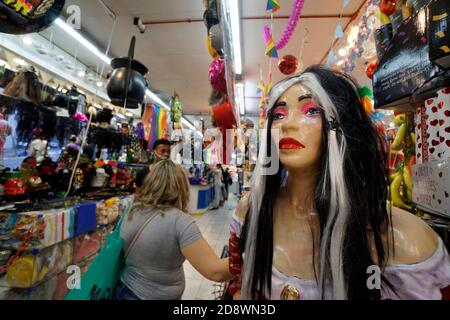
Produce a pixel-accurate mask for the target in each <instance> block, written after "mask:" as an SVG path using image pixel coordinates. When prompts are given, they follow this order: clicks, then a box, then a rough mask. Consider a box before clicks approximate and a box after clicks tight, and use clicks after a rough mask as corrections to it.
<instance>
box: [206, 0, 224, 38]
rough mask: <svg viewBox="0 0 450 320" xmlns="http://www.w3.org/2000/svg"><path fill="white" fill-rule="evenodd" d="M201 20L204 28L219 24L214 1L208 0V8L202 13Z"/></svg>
mask: <svg viewBox="0 0 450 320" xmlns="http://www.w3.org/2000/svg"><path fill="white" fill-rule="evenodd" d="M203 22H204V23H205V26H206V28H207V29H208V31H209V29H211V28H212V26H214V25H216V24H219V23H220V21H219V16H218V14H217V4H216V1H209V4H208V8H207V9H206V10H205V12H204V13H203Z"/></svg>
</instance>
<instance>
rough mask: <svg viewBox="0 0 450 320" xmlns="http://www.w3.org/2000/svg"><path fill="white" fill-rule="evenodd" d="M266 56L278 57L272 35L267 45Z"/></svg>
mask: <svg viewBox="0 0 450 320" xmlns="http://www.w3.org/2000/svg"><path fill="white" fill-rule="evenodd" d="M266 56H268V57H271V58H278V52H277V49H276V47H275V45H274V43H273V38H272V36H271V37H270V39H269V43H268V44H267V47H266Z"/></svg>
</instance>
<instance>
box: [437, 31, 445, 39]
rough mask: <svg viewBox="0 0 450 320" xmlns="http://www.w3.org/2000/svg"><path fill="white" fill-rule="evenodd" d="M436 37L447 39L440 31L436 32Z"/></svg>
mask: <svg viewBox="0 0 450 320" xmlns="http://www.w3.org/2000/svg"><path fill="white" fill-rule="evenodd" d="M436 36H437V37H439V38H444V37H445V33H443V32H442V31H438V32H436Z"/></svg>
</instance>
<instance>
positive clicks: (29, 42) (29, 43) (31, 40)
mask: <svg viewBox="0 0 450 320" xmlns="http://www.w3.org/2000/svg"><path fill="white" fill-rule="evenodd" d="M22 42H23V43H24V44H26V45H27V46H31V45H32V44H33V39H31V38H30V37H29V36H26V37H23V38H22Z"/></svg>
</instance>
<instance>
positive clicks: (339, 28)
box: [334, 23, 344, 38]
mask: <svg viewBox="0 0 450 320" xmlns="http://www.w3.org/2000/svg"><path fill="white" fill-rule="evenodd" d="M343 36H344V31H343V30H342V26H341V24H340V23H339V24H338V25H337V26H336V31H334V37H335V38H342V37H343Z"/></svg>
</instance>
